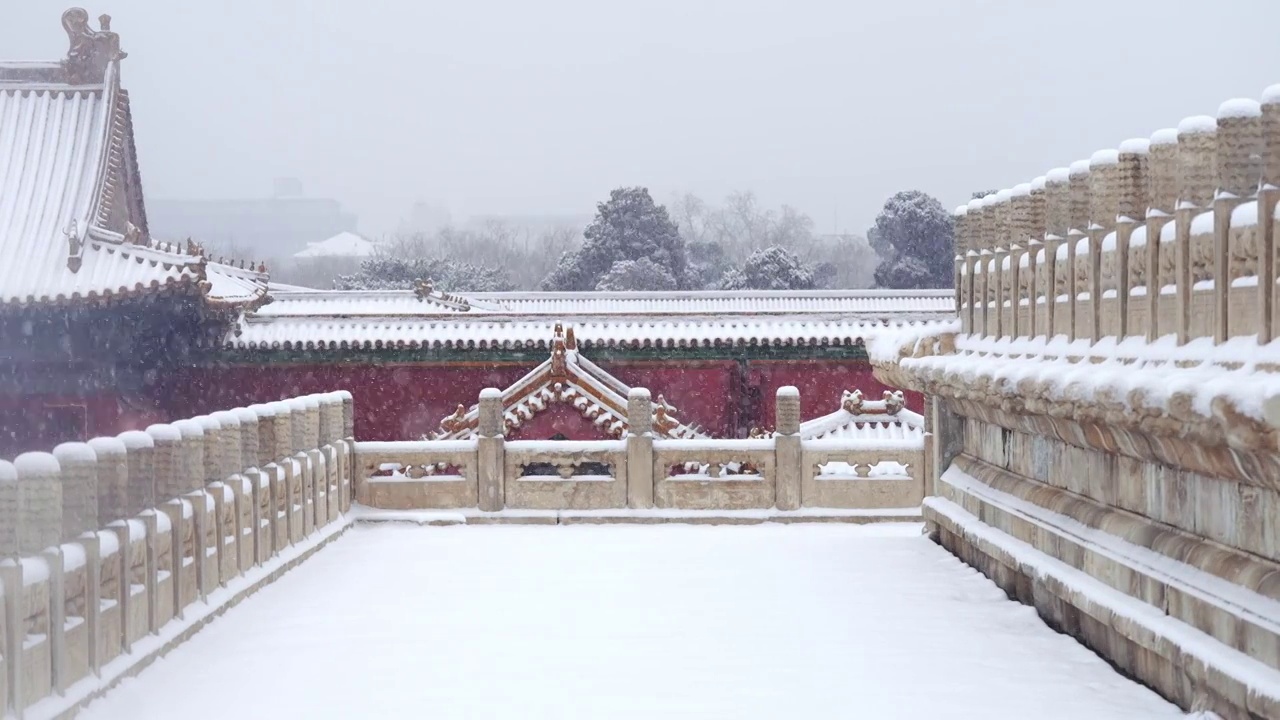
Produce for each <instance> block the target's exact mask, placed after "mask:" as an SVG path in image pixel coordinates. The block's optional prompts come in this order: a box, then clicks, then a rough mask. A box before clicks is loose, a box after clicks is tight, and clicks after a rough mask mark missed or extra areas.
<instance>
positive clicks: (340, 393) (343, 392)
mask: <svg viewBox="0 0 1280 720" xmlns="http://www.w3.org/2000/svg"><path fill="white" fill-rule="evenodd" d="M334 395H337V396H338V397H340V398H342V399H343V400H350V399H351V393H350V392H348V391H346V390H336V391H334Z"/></svg>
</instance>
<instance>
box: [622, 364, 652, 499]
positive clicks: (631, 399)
mask: <svg viewBox="0 0 1280 720" xmlns="http://www.w3.org/2000/svg"><path fill="white" fill-rule="evenodd" d="M627 507H629V508H635V509H640V508H651V507H653V399H652V398H651V397H650V396H649V391H648V390H647V389H645V388H631V392H630V393H628V394H627Z"/></svg>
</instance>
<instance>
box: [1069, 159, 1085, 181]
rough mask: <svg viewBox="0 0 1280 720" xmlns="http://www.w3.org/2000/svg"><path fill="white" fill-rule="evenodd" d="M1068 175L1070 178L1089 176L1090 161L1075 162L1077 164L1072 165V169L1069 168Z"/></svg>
mask: <svg viewBox="0 0 1280 720" xmlns="http://www.w3.org/2000/svg"><path fill="white" fill-rule="evenodd" d="M1067 173H1068V176H1069V177H1080V176H1082V175H1088V174H1089V161H1088V160H1077V161H1075V162H1073V163H1071V167H1069V168H1067Z"/></svg>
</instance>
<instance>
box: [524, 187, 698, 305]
mask: <svg viewBox="0 0 1280 720" xmlns="http://www.w3.org/2000/svg"><path fill="white" fill-rule="evenodd" d="M582 236H583V238H584V242H583V244H582V247H581V248H579V249H577V250H574V251H571V252H567V253H565V254H564V255H563V256H561V258H560V262H559V264H558V265H557V266H556V268H555V269H554V270H552V271H551V274H550V275H548V276H547V278H546V279H545V280H543V282H542V287H543V289H545V290H591V289H594V288H595V286H596V284H597V283H598V282H599V281H600V278H601V277H602V276H604V275H605V274H606V273H608V272H609V270H610V269H611V268H613V265H614V263H617V262H619V261H623V260H639V259H640V258H648V259H649V260H650V261H651V262H652V263H654V264H656V265H658V266H660V267H662V268H663V269H665V270H666V271H667V273H668V274H669V275H670V276H671V277H672V279H673V280H674V281H675V282H676V285H677V286H681V285H683V283H684V280H685V264H686V257H685V243H684V239H683V238H682V237H680V233H679V231H678V230H677V228H676V225H675V223H674V222H672V221H671V218H670V217H669V216H668V215H667V209H666V208H665V207H663V206H661V205H658V204H656V203H654V202H653V198H652V197H651V196H650V195H649V190H648V189H647V188H642V187H631V188H618V189H616V190H614V191H613V192H611V193H610V194H609V199H608V200H606V201H605V202H602V203H600V204H598V205H597V206H596V217H595V220H593V221H592V222H591V224H590V225H588V226H587V229H586V230H584V231H583V233H582Z"/></svg>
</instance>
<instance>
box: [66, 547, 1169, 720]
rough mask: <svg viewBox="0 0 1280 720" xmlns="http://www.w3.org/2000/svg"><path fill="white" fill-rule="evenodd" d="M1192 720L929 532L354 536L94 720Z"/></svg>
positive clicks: (126, 690)
mask: <svg viewBox="0 0 1280 720" xmlns="http://www.w3.org/2000/svg"><path fill="white" fill-rule="evenodd" d="M1179 716H1181V713H1180V712H1179V711H1178V710H1177V708H1175V707H1174V706H1172V705H1170V704H1169V703H1167V702H1165V701H1163V700H1162V699H1160V698H1159V697H1158V696H1157V695H1155V694H1154V693H1152V692H1151V691H1149V690H1147V689H1145V688H1143V687H1141V686H1139V685H1137V684H1135V683H1133V682H1131V681H1129V680H1126V679H1125V678H1123V677H1122V676H1120V675H1118V674H1117V673H1116V672H1115V671H1114V670H1112V669H1111V668H1110V667H1109V666H1108V665H1106V664H1105V663H1104V662H1103V661H1102V660H1100V659H1098V658H1097V657H1096V656H1095V655H1093V654H1092V653H1091V652H1089V651H1088V650H1086V649H1085V648H1084V647H1083V646H1081V645H1079V644H1077V643H1076V642H1075V641H1074V640H1072V639H1070V638H1068V637H1066V636H1063V635H1058V634H1056V633H1054V632H1053V631H1051V630H1050V629H1048V628H1047V627H1046V626H1045V625H1044V624H1043V623H1042V622H1041V621H1040V620H1039V619H1038V618H1037V617H1036V614H1035V612H1034V611H1033V610H1031V609H1030V608H1027V607H1025V606H1022V605H1019V604H1017V603H1013V602H1010V601H1009V600H1007V599H1006V598H1005V596H1004V594H1003V593H1002V592H1000V590H998V589H997V588H996V587H995V586H994V585H993V584H991V583H990V582H988V581H987V580H986V579H985V578H983V577H982V576H981V575H980V574H978V573H977V572H976V571H974V570H972V569H970V568H968V567H967V566H965V565H963V564H962V563H960V562H959V561H958V560H956V559H955V558H954V557H952V556H951V555H949V554H948V553H946V552H945V551H944V550H942V549H941V548H939V547H937V546H936V545H933V544H932V543H930V542H929V541H928V540H927V539H925V538H923V537H921V536H920V535H919V527H918V526H916V525H881V526H869V527H857V526H848V525H762V526H745V527H744V526H730V527H724V526H721V527H712V526H687V525H656V526H634V525H633V526H604V527H601V526H563V527H529V526H524V527H520V526H497V527H474V526H473V527H410V526H396V525H392V526H381V527H361V528H356V529H354V530H352V531H350V532H349V533H348V534H347V535H346V536H345V537H344V538H341V539H339V540H338V541H336V542H335V543H333V544H332V545H330V546H329V547H328V548H326V549H324V550H322V551H321V552H320V553H318V554H317V555H316V556H315V557H313V558H311V559H310V560H308V561H307V562H305V563H304V564H303V565H301V566H300V567H298V568H297V569H295V570H293V571H291V572H290V573H288V574H287V575H285V576H284V577H283V578H281V579H280V580H279V581H277V582H276V583H275V584H273V585H271V586H269V587H267V588H265V589H264V590H262V591H261V592H260V593H258V594H256V595H254V596H252V597H250V598H248V599H247V600H245V601H244V602H243V603H242V604H240V605H239V606H237V607H235V608H233V609H232V610H231V611H230V612H229V613H227V614H226V615H225V616H224V617H222V618H220V619H218V620H216V621H214V623H213V624H212V625H211V626H209V627H208V628H206V629H205V630H203V631H201V632H200V633H198V634H197V635H196V636H195V637H193V638H192V639H191V640H190V641H188V642H187V643H186V644H184V645H183V646H181V647H180V648H178V649H177V650H176V651H174V652H173V653H172V654H170V655H169V656H168V657H166V658H164V659H162V660H160V661H159V662H157V663H156V664H155V665H153V666H152V667H151V668H149V669H147V670H146V671H144V672H143V673H142V675H140V676H139V677H138V678H136V679H133V680H128V681H126V682H125V683H124V684H122V685H121V686H120V687H119V688H117V689H116V690H114V691H112V692H111V693H110V694H108V695H107V696H106V697H105V698H103V699H101V700H99V701H97V702H95V703H94V704H92V705H91V706H90V707H89V708H88V710H87V711H86V712H85V713H84V715H82V717H85V718H89V719H90V720H144V719H146V718H165V719H167V718H174V717H182V718H183V719H184V720H202V719H204V718H209V719H213V718H218V719H219V720H222V719H225V718H259V717H261V718H276V719H284V718H308V719H319V720H323V719H328V718H344V719H346V718H423V717H429V718H433V720H444V719H447V718H591V719H593V720H594V719H597V718H646V719H648V718H658V717H664V718H666V717H691V718H734V719H744V718H784V717H785V718H828V717H859V718H983V719H984V720H985V719H990V718H1028V717H1034V718H1036V720H1049V719H1050V718H1072V719H1075V718H1090V720H1103V719H1104V718H1126V719H1129V720H1132V719H1136V718H1173V717H1179Z"/></svg>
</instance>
